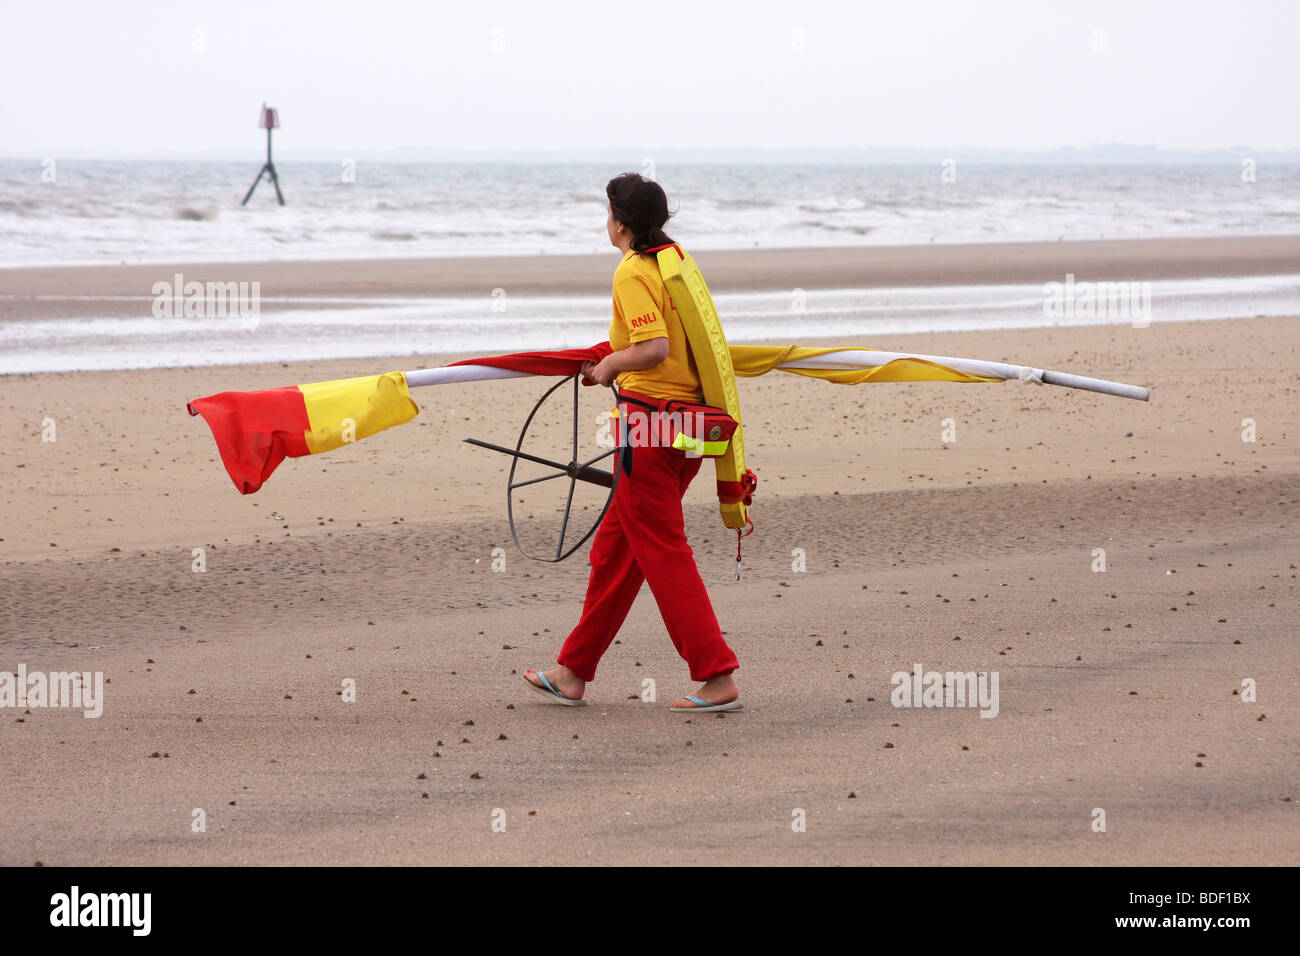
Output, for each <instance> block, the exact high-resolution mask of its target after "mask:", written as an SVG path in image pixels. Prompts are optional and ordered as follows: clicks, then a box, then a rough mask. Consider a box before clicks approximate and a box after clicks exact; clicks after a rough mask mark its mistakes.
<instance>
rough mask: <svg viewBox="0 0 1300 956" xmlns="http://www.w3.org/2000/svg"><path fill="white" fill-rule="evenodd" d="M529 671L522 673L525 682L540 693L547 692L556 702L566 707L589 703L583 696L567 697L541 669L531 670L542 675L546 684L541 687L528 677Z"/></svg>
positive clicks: (539, 675)
mask: <svg viewBox="0 0 1300 956" xmlns="http://www.w3.org/2000/svg"><path fill="white" fill-rule="evenodd" d="M529 673H530V672H529V671H524V673H523V674H522V675H520V676H522V677H523V679H524V683H525V684H527V685H528V686H529V687H531V688H532V689H533V690H535V691H537V692H538V693H539V694H545V695H546V696H547V697H548V698H549V699H551V700H552V701H554V702H555V703H557V704H561V705H563V706H565V707H581V706H583V705H584V704H585V703H587V702H586V701H585V700H584V699H583V698H581V697H579V698H577V699H575V698H573V697H565V696H564V695H563V694H561V693H560V692H559V691H558V690H556V689H555V688H554V687H552V686H551V682H550V681H548V680H547V679H546V675H545V674H543V673H542V672H541V671H531V673H533V674H536V675H537V676H538V677H540V678H541V679H542V683H543V684H545V685H546V686H545V687H541V686H538V685H537V684H534V683H533V682H532V681H530V680H529V679H528V674H529Z"/></svg>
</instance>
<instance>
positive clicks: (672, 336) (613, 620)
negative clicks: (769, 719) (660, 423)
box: [524, 173, 740, 712]
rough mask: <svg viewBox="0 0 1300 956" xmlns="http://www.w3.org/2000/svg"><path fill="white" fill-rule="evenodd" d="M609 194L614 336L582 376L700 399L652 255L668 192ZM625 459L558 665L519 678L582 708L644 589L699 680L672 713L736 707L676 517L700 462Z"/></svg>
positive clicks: (621, 181)
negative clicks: (617, 258) (618, 255)
mask: <svg viewBox="0 0 1300 956" xmlns="http://www.w3.org/2000/svg"><path fill="white" fill-rule="evenodd" d="M605 194H606V197H607V198H608V199H609V217H608V219H607V220H606V229H607V230H608V232H609V241H610V244H611V245H613V246H614V247H616V248H617V249H619V250H620V251H621V252H622V253H623V259H622V261H621V262H620V263H619V265H618V268H617V269H616V270H615V271H614V284H613V294H614V318H613V321H612V322H611V323H610V327H609V343H610V345H611V346H612V347H613V350H614V351H613V352H611V353H610V354H609V355H608V356H606V357H605V358H604V359H602V360H601V361H600V362H598V363H591V362H588V363H586V364H585V365H584V366H583V369H582V371H583V374H584V376H586V377H587V378H588V379H590V380H591V381H594V382H596V383H598V384H600V385H608V384H610V383H611V382H613V381H617V382H618V386H619V391H620V393H625V392H630V393H632V395H633V396H638V395H639V396H644V397H645V398H648V399H651V400H656V399H657V400H664V399H679V400H682V401H688V402H703V401H704V392H703V387H702V385H701V383H700V378H699V373H698V372H697V370H696V365H695V361H694V359H693V358H692V356H691V352H690V346H689V344H688V342H687V339H686V333H685V330H684V329H683V328H682V323H681V320H680V319H679V318H678V315H677V310H676V309H675V308H674V307H673V304H672V299H671V298H670V297H669V295H668V290H667V289H666V288H665V286H664V283H663V279H662V278H661V277H660V275H659V264H658V260H657V259H656V257H655V255H654V253H655V252H656V251H657V250H658V249H660V248H662V247H664V246H668V245H672V244H673V241H672V240H671V239H669V238H668V236H667V235H665V234H664V231H663V227H664V224H665V223H666V222H667V221H668V218H669V212H668V199H667V197H666V196H665V195H664V191H663V188H662V187H661V186H660V185H659V184H658V183H656V182H654V181H653V180H650V179H646V178H644V177H643V176H641V175H639V174H637V173H624V174H623V175H621V176H616V177H614V178H613V179H611V180H610V181H609V183H608V185H607V186H606V187H605ZM619 414H620V416H626V415H627V410H626V408H624V407H620V409H619ZM623 420H624V421H626V418H625V417H624V418H623ZM624 454H629V455H631V456H632V457H631V464H632V468H631V470H630V473H629V472H628V471H627V470H625V471H624V473H623V475H622V477H621V478H620V479H619V483H618V488H617V489H616V491H615V493H614V500H613V502H612V503H611V505H610V508H609V511H608V512H607V513H606V515H605V519H604V521H603V522H602V523H601V525H600V528H599V530H598V531H597V532H596V537H595V540H594V541H593V542H592V546H591V576H590V579H589V580H588V582H587V596H586V600H585V601H584V602H583V606H582V617H581V619H580V620H579V621H578V624H577V626H576V627H575V628H574V629H573V631H572V632H571V633H570V634H569V636H568V639H567V640H565V642H564V646H563V648H561V650H560V654H559V656H558V658H557V659H556V660H557V664H558V666H557V667H555V668H553V669H551V670H548V671H545V672H538V671H534V670H532V669H529V670H526V671H525V672H524V680H525V681H527V682H528V684H529V686H531V687H534V688H536V689H537V690H538V691H540V692H542V693H544V694H546V695H547V697H548V698H550V699H551V700H553V701H555V702H556V703H561V704H565V705H568V706H574V705H577V704H582V703H584V701H583V694H584V693H585V690H586V686H587V682H588V681H591V680H594V679H595V676H596V665H597V663H599V661H600V658H601V656H602V655H603V654H604V653H605V651H606V649H608V647H609V645H610V643H611V642H612V641H613V640H614V636H615V634H617V633H618V629H619V628H620V627H621V626H622V624H623V621H624V619H625V618H626V617H627V613H628V611H629V610H630V609H631V607H632V602H633V601H634V600H636V596H637V592H639V591H640V589H641V584H642V582H643V581H646V582H649V584H650V590H651V592H652V593H653V594H654V598H655V601H656V602H657V603H658V605H659V613H660V614H661V615H662V616H663V619H664V624H665V626H666V627H667V629H668V636H669V637H670V638H672V642H673V646H674V647H676V648H677V653H679V654H680V655H681V656H682V657H683V658H684V659H685V661H686V662H687V664H688V665H689V666H690V673H691V679H692V680H694V681H699V682H701V686H700V687H699V688H698V689H697V690H696V692H695V693H694V694H688V695H686V697H685V698H683V699H679V700H675V701H673V703H672V708H671V709H672V710H674V711H677V712H686V711H701V712H711V711H720V710H736V709H738V708H739V707H740V701H739V699H738V698H739V695H740V692H739V690H738V689H737V687H736V682H735V680H734V679H733V678H732V676H731V675H732V671H734V670H736V668H737V667H739V666H740V664H739V662H738V661H737V660H736V655H735V653H734V652H733V651H732V649H731V648H730V647H728V646H727V642H726V641H725V640H723V637H722V632H721V630H720V629H719V627H718V619H717V616H716V615H715V614H714V612H713V605H712V604H711V602H710V601H709V595H708V591H707V590H705V587H704V582H703V581H702V580H701V579H700V573H699V570H698V569H697V568H696V566H695V557H694V554H693V552H692V551H691V547H690V545H689V544H688V543H687V541H686V531H685V526H684V522H683V520H682V500H681V499H682V496H683V495H684V494H685V493H686V489H687V487H688V486H689V485H690V483H691V480H692V479H693V478H694V477H695V475H696V473H698V472H699V470H700V465H701V463H702V462H703V460H704V459H703V458H701V457H699V456H695V455H687V454H686V452H684V451H681V450H678V449H675V448H671V447H666V446H663V445H660V444H658V443H654V442H651V443H646V444H638V445H637V447H636V449H635V452H633V450H632V449H631V448H628V449H626V450H625V452H624Z"/></svg>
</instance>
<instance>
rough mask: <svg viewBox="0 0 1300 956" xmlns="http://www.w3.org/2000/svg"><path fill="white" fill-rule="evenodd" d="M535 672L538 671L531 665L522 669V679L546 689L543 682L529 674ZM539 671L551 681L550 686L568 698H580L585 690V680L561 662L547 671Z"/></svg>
mask: <svg viewBox="0 0 1300 956" xmlns="http://www.w3.org/2000/svg"><path fill="white" fill-rule="evenodd" d="M537 673H538V672H537V671H535V670H533V669H532V668H531V667H530V668H528V669H527V670H525V671H524V680H526V681H528V683H530V684H532V685H533V686H534V687H540V688H541V689H542V690H546V685H545V684H543V683H542V682H541V681H540V680H535V679H534V678H533V677H530V676H529V675H530V674H537ZM541 673H542V674H545V675H546V679H547V680H548V681H550V682H551V686H552V687H554V688H555V689H556V690H558V691H559V692H560V693H561V694H563V695H564V696H565V697H567V698H569V700H582V695H583V694H585V693H586V692H587V682H586V681H585V680H583V679H582V678H581V677H579V676H578V675H577V674H575V673H573V671H571V670H569V669H568V668H567V667H565V666H564V665H563V664H560V665H559V666H557V667H554V668H552V669H551V670H549V671H542V672H541Z"/></svg>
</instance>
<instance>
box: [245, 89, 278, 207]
mask: <svg viewBox="0 0 1300 956" xmlns="http://www.w3.org/2000/svg"><path fill="white" fill-rule="evenodd" d="M257 125H258V126H259V127H260V128H261V129H264V130H266V162H265V163H264V164H263V165H262V169H261V171H260V172H259V173H258V174H257V178H256V179H254V180H253V185H251V186H249V187H248V193H247V194H246V195H245V196H244V201H243V202H241V203H240V205H241V206H247V205H248V200H250V199H251V198H253V190H254V189H256V188H257V184H258V183H260V182H261V181H262V177H263V176H265V175H267V174H268V173H269V174H270V177H271V185H273V186H274V187H275V197H276V198H277V199H279V200H280V205H281V206H283V205H284V194H283V193H281V192H280V178H279V177H278V176H276V175H275V163H273V162H271V130H273V129H276V128H278V127H279V125H280V111H279V110H277V109H275V108H273V107H270V106H267V105H266V104H265V103H263V104H262V119H261V121H260V122H259V123H258V124H257Z"/></svg>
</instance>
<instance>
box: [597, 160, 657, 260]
mask: <svg viewBox="0 0 1300 956" xmlns="http://www.w3.org/2000/svg"><path fill="white" fill-rule="evenodd" d="M605 195H606V196H607V197H609V208H610V211H611V212H612V213H613V214H614V219H615V220H616V221H618V222H621V223H622V224H623V225H625V226H627V228H629V229H631V230H632V248H633V249H634V250H635V251H636V252H645V251H646V250H647V249H654V248H655V247H656V246H667V245H670V244H671V243H672V240H671V239H669V238H668V235H667V234H666V233H665V232H664V223H666V222H667V221H668V220H669V219H671V218H672V216H673V214H672V213H670V212H669V211H668V197H667V196H666V195H664V190H663V187H662V186H660V185H659V184H658V183H657V182H655V181H654V180H653V179H646V178H645V177H644V176H642V175H641V174H640V173H623V174H622V175H619V176H615V177H614V178H613V179H611V180H610V181H609V182H608V183H607V184H606V186H605Z"/></svg>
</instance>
